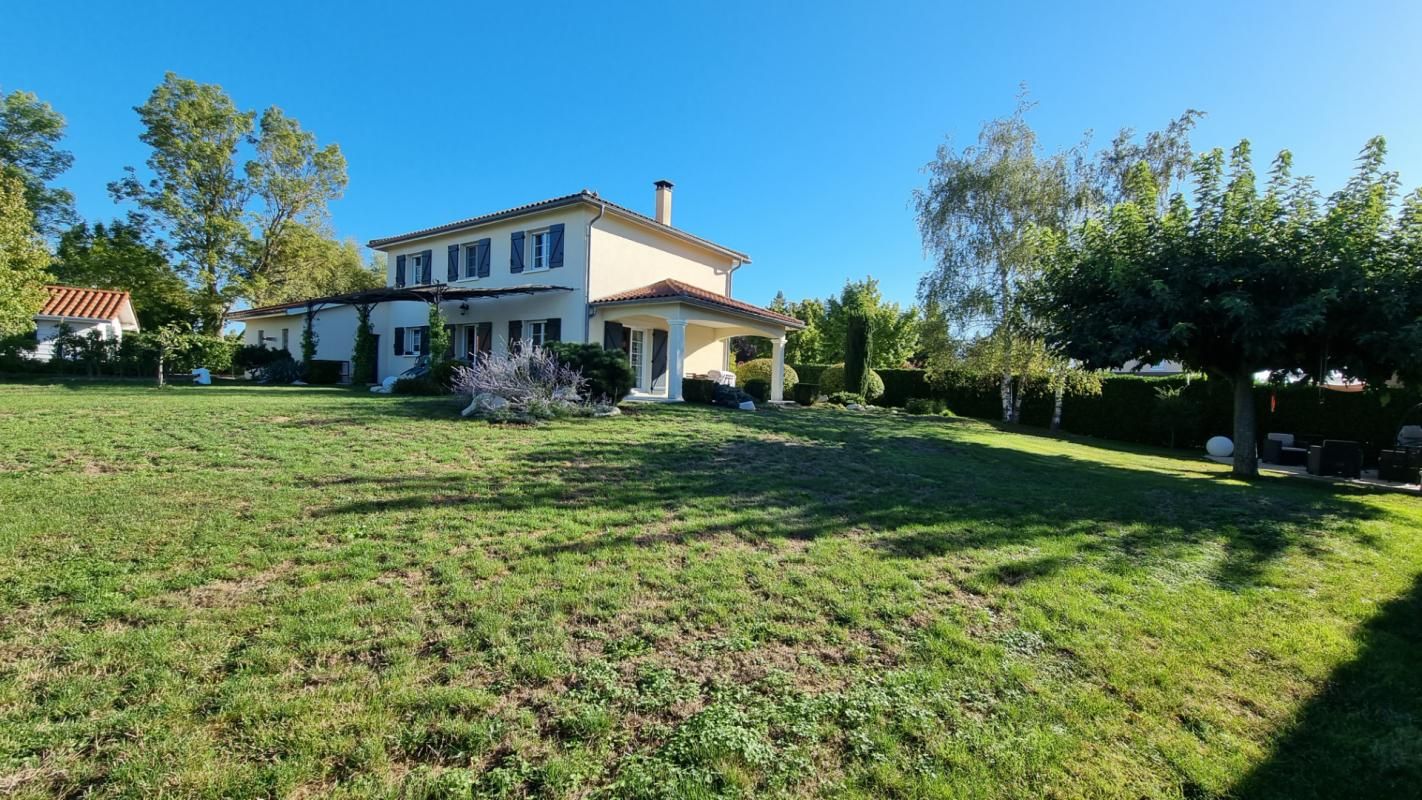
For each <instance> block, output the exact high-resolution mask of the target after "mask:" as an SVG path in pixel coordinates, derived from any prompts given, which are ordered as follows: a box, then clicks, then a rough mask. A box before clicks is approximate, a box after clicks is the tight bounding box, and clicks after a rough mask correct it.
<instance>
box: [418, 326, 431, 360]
mask: <svg viewBox="0 0 1422 800" xmlns="http://www.w3.org/2000/svg"><path fill="white" fill-rule="evenodd" d="M419 331H420V355H422V356H427V355H429V354H430V326H428V325H421V326H420V328H419Z"/></svg>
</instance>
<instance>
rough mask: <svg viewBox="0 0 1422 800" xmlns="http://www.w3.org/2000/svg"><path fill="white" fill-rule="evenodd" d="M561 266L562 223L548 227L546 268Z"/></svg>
mask: <svg viewBox="0 0 1422 800" xmlns="http://www.w3.org/2000/svg"><path fill="white" fill-rule="evenodd" d="M561 266H563V223H561V222H560V223H558V224H557V225H550V226H548V268H549V269H554V268H557V267H561Z"/></svg>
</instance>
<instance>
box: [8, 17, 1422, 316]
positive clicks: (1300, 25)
mask: <svg viewBox="0 0 1422 800" xmlns="http://www.w3.org/2000/svg"><path fill="white" fill-rule="evenodd" d="M961 5H962V7H955V6H954V5H951V4H948V3H890V2H875V3H867V2H866V3H861V4H840V3H833V2H815V3H777V2H748V3H742V2H725V1H721V2H710V3H694V4H693V3H666V2H660V3H649V4H633V3H622V2H603V3H586V2H582V3H577V4H568V5H566V6H560V5H553V6H535V5H532V4H528V5H524V4H513V5H508V4H503V5H498V6H493V5H485V4H475V3H459V4H449V6H448V7H444V6H439V5H423V4H420V3H415V2H404V3H398V4H395V3H384V4H363V3H358V2H351V3H336V2H332V3H320V4H317V3H309V4H302V3H294V2H292V3H284V2H274V3H267V2H255V1H249V2H243V3H240V4H206V3H160V4H154V3H141V2H133V3H120V2H114V3H104V4H100V3H59V2H54V0H46V2H30V1H29V0H9V2H7V3H6V4H5V11H4V14H3V16H4V24H5V27H6V28H8V29H9V30H10V31H11V32H12V33H15V32H20V34H21V35H9V36H6V46H5V47H4V48H3V49H0V88H3V89H4V90H6V91H9V90H12V89H27V90H30V91H34V92H36V93H37V94H39V95H40V96H41V97H42V98H44V99H45V100H47V101H49V102H51V103H52V104H53V105H54V106H55V107H56V108H57V109H59V110H60V111H61V112H62V113H63V114H64V115H65V116H66V117H67V118H68V120H69V138H68V143H67V144H68V147H69V148H70V149H71V150H73V152H74V154H75V166H74V169H73V170H72V171H71V172H70V173H68V174H67V175H66V176H65V177H64V179H63V181H62V183H63V184H64V185H67V186H69V187H70V188H72V189H73V190H74V191H75V192H76V194H77V195H78V205H79V211H80V212H81V213H82V214H83V215H84V216H85V217H86V218H89V219H91V220H99V219H106V218H109V217H111V216H114V215H115V214H116V213H118V212H119V209H118V208H117V207H116V206H114V204H113V203H112V202H111V201H110V200H109V198H108V196H107V194H106V192H105V189H104V187H105V184H106V183H107V182H108V181H110V180H113V179H115V178H117V177H119V175H120V173H121V169H122V167H123V166H124V165H126V164H133V165H138V166H141V165H142V162H143V161H144V159H145V158H146V155H147V153H146V151H145V148H144V146H143V145H142V144H141V143H140V142H139V141H138V138H137V136H138V133H139V127H138V121H137V117H136V115H135V114H134V113H133V111H132V107H133V106H135V105H138V104H140V103H142V102H143V101H144V99H145V98H146V97H147V95H148V93H149V92H150V91H151V90H152V88H153V86H154V85H155V84H156V83H157V82H158V81H160V80H161V79H162V75H163V73H164V71H166V70H172V71H175V72H177V73H179V74H181V75H183V76H185V77H190V78H194V79H196V80H199V81H203V82H211V83H217V84H221V85H222V86H223V87H225V88H226V89H227V91H228V92H229V93H230V94H231V95H232V96H233V98H234V99H235V100H236V101H237V103H238V104H239V105H241V106H242V107H245V108H253V109H260V108H263V107H265V106H268V105H278V106H280V107H282V108H283V109H285V110H286V111H287V112H288V113H289V114H291V115H292V116H294V117H296V118H297V119H299V120H300V121H301V123H302V124H303V125H304V126H305V127H307V128H308V129H310V130H313V131H315V132H316V134H317V136H318V137H319V138H320V139H321V140H322V141H323V142H328V141H334V142H337V143H339V144H340V146H341V148H342V149H343V150H344V152H345V154H346V157H347V159H348V160H349V162H350V187H349V189H348V191H347V192H346V195H345V197H344V199H342V200H339V201H337V202H336V203H334V204H333V206H332V212H333V222H334V225H335V228H336V231H337V232H338V233H339V235H341V236H342V237H351V238H355V239H357V240H359V241H361V242H362V243H363V242H365V241H366V240H368V239H371V238H374V237H378V236H382V235H389V234H393V233H398V232H401V231H404V230H408V229H412V228H418V227H424V226H428V225H434V224H438V223H441V222H446V221H450V220H454V219H459V218H462V217H466V216H470V215H473V214H477V213H483V212H487V211H492V210H497V209H500V208H505V207H508V206H512V205H517V204H521V203H525V202H529V201H532V200H537V199H542V198H545V197H551V196H555V195H559V194H565V193H568V192H572V191H576V190H578V189H580V188H583V187H588V188H591V189H594V190H596V191H599V192H601V193H602V194H603V195H604V196H605V197H607V198H609V199H611V200H614V201H616V202H619V203H622V204H625V205H629V206H631V207H633V208H637V209H639V210H643V211H646V212H648V213H650V211H651V205H652V187H651V184H652V181H653V180H656V179H658V178H667V179H670V180H672V181H675V182H676V185H677V189H676V197H675V222H676V224H677V225H678V226H679V227H682V228H685V229H687V230H689V231H692V232H694V233H697V234H699V235H703V236H706V237H708V238H710V239H713V240H716V241H718V242H721V243H724V244H726V245H727V246H730V247H733V248H737V249H740V250H743V251H746V252H748V253H750V254H751V256H752V257H753V259H754V263H753V264H751V265H750V266H748V267H747V268H745V269H744V270H742V271H740V272H738V273H737V278H736V294H737V296H738V297H740V298H742V299H745V300H748V301H751V302H757V303H765V302H768V301H769V300H770V298H771V297H772V296H773V295H774V293H775V291H776V290H777V289H783V290H785V292H786V293H787V295H789V296H790V297H792V298H799V297H804V296H824V295H827V294H829V293H832V292H834V291H837V289H838V288H839V287H840V286H842V285H843V283H844V281H845V279H846V278H858V277H862V276H864V275H873V276H875V277H877V278H879V280H880V282H881V285H882V286H883V288H884V291H885V294H886V295H888V297H889V298H890V299H894V300H899V301H903V302H909V301H911V300H912V299H913V296H914V291H915V287H916V285H917V281H918V277H919V275H920V274H922V273H923V272H924V270H926V269H927V268H928V266H929V265H928V264H927V262H925V260H924V258H923V254H922V249H921V246H920V242H919V237H918V232H917V229H916V226H915V224H914V220H913V215H912V211H911V210H910V208H909V200H910V194H911V192H912V190H913V189H914V188H915V187H917V186H919V185H921V184H922V183H923V179H924V176H923V174H922V172H921V168H922V166H923V164H924V163H926V162H927V161H928V160H929V159H930V158H932V156H933V153H934V150H935V148H936V147H937V146H938V145H939V144H940V143H941V142H942V141H944V138H945V136H951V138H952V140H953V141H954V142H956V143H960V144H963V143H968V142H969V141H971V139H972V138H973V137H974V136H975V135H976V133H977V129H978V127H979V125H980V124H981V123H982V122H983V121H985V120H987V119H990V118H992V117H996V116H999V115H1002V114H1005V113H1007V112H1009V111H1010V110H1011V109H1012V105H1013V98H1014V95H1015V93H1016V91H1017V87H1018V85H1019V84H1020V83H1023V82H1025V83H1027V84H1028V85H1029V86H1030V89H1031V92H1032V95H1033V97H1034V99H1035V100H1036V101H1037V102H1038V103H1039V105H1038V108H1037V109H1036V111H1034V112H1033V115H1032V122H1033V124H1034V126H1035V127H1037V129H1038V131H1039V133H1040V134H1041V136H1042V138H1043V140H1044V142H1045V144H1047V145H1048V146H1050V147H1054V148H1055V147H1059V146H1065V145H1069V144H1072V143H1075V142H1076V141H1078V140H1079V139H1080V138H1081V136H1082V134H1083V132H1085V131H1087V130H1094V131H1095V137H1094V141H1095V143H1096V144H1098V145H1102V144H1104V143H1105V141H1106V140H1108V139H1109V138H1110V137H1111V135H1113V134H1114V132H1115V131H1116V130H1117V129H1118V128H1120V127H1122V126H1131V127H1135V128H1138V129H1142V130H1148V129H1153V128H1157V127H1160V126H1163V125H1164V124H1165V123H1166V122H1167V121H1168V120H1169V119H1171V118H1172V117H1174V116H1176V115H1178V114H1179V113H1180V112H1181V111H1182V110H1184V109H1185V108H1187V107H1194V108H1198V109H1201V110H1204V111H1206V112H1208V114H1209V116H1208V117H1207V118H1206V119H1205V121H1204V122H1203V123H1202V124H1201V126H1200V127H1199V129H1198V130H1197V133H1196V136H1195V143H1196V146H1197V147H1199V148H1203V147H1212V146H1216V145H1219V146H1225V147H1228V146H1229V145H1231V144H1233V143H1234V142H1235V141H1236V140H1238V139H1239V138H1241V137H1248V138H1250V139H1251V140H1252V141H1253V142H1254V144H1255V147H1256V153H1258V154H1259V158H1260V160H1261V161H1265V160H1266V159H1267V158H1268V157H1269V156H1270V155H1271V154H1272V153H1273V152H1274V151H1275V150H1277V149H1278V148H1280V147H1288V148H1290V149H1292V150H1293V151H1294V153H1295V157H1296V161H1295V164H1296V166H1297V168H1298V170H1299V171H1301V172H1305V173H1309V174H1313V175H1316V176H1317V177H1318V179H1319V185H1320V187H1321V188H1323V189H1325V190H1332V189H1333V188H1335V187H1336V186H1338V185H1339V184H1340V183H1341V182H1342V181H1343V180H1344V179H1346V176H1347V172H1348V170H1349V168H1350V166H1351V161H1352V158H1353V157H1354V155H1355V154H1356V153H1357V151H1358V149H1359V147H1361V145H1362V144H1363V142H1364V141H1365V140H1366V139H1367V138H1368V137H1369V136H1372V135H1374V134H1377V133H1382V134H1384V135H1386V136H1387V137H1388V140H1389V143H1390V146H1391V157H1390V163H1391V166H1392V167H1393V168H1394V169H1397V170H1399V171H1400V172H1401V173H1402V179H1403V183H1404V185H1405V186H1407V187H1409V188H1411V187H1416V186H1418V185H1422V136H1419V134H1422V103H1419V99H1422V95H1419V89H1418V86H1417V80H1418V77H1419V76H1422V47H1419V46H1418V42H1419V41H1422V3H1416V2H1402V1H1400V0H1399V1H1398V2H1352V3H1339V2H1288V3H1286V2H1278V3H1272V2H1270V3H1265V2H1254V3H1217V2H1196V3H1189V4H1178V3H1176V4H1159V3H1143V2H1135V3H1129V4H1097V5H1093V6H1089V7H1088V6H1087V5H1086V4H1074V3H1040V4H1036V3H1025V2H1019V3H1011V4H1007V3H1003V4H987V3H980V4H972V6H981V7H969V4H961Z"/></svg>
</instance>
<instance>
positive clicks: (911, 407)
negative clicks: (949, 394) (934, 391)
mask: <svg viewBox="0 0 1422 800" xmlns="http://www.w3.org/2000/svg"><path fill="white" fill-rule="evenodd" d="M943 409H944V405H943V401H942V400H935V399H933V398H931V397H910V398H909V400H908V402H907V403H905V404H904V410H905V411H907V412H908V413H910V414H937V413H938V412H940V411H942V410H943Z"/></svg>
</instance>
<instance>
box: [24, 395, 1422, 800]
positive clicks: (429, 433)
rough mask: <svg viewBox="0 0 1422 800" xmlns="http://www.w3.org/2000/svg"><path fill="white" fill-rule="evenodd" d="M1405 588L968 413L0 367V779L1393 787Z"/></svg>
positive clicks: (1392, 519)
mask: <svg viewBox="0 0 1422 800" xmlns="http://www.w3.org/2000/svg"><path fill="white" fill-rule="evenodd" d="M1419 574H1422V501H1419V500H1418V499H1417V498H1413V497H1407V496H1400V495H1381V494H1379V495H1374V494H1366V493H1360V492H1356V491H1353V490H1347V489H1342V488H1336V487H1330V486H1316V485H1311V484H1310V485H1305V484H1302V483H1299V482H1288V481H1286V480H1284V479H1280V478H1274V479H1268V478H1266V479H1262V480H1260V481H1258V482H1256V483H1252V484H1245V483H1240V482H1237V481H1234V480H1232V479H1230V478H1229V477H1228V475H1227V472H1226V468H1225V467H1220V466H1216V465H1213V464H1209V463H1206V462H1204V461H1203V460H1198V459H1192V458H1182V457H1179V456H1177V455H1173V454H1170V453H1167V452H1165V451H1151V450H1143V449H1134V448H1127V447H1124V446H1121V445H1105V444H1099V443H1098V444H1091V443H1084V442H1077V441H1065V440H1058V439H1053V438H1048V437H1044V436H1037V435H1029V434H1024V433H1017V432H1011V431H1004V430H1000V429H998V428H997V427H994V426H991V425H988V424H985V423H981V422H975V421H969V420H941V419H918V418H910V417H889V416H887V415H862V414H859V415H856V414H852V413H849V412H840V411H821V410H790V411H780V412H773V411H764V412H758V413H755V414H746V413H740V412H731V411H724V410H720V409H714V408H710V407H694V406H677V407H672V406H660V407H645V408H638V409H635V410H633V411H632V412H631V413H629V414H627V415H624V416H621V417H616V418H609V419H600V420H592V421H578V422H566V423H555V424H550V425H547V426H542V427H537V428H525V427H490V426H487V425H485V424H482V423H476V422H470V421H466V420H461V419H459V418H458V417H457V411H456V410H455V407H454V406H453V405H452V404H451V403H450V402H448V401H446V400H440V399H407V398H399V397H376V396H370V395H366V394H363V393H359V392H347V391H345V390H338V389H316V388H309V389H294V388H293V389H288V388H260V387H211V388H197V387H177V388H174V389H170V390H167V391H162V392H160V391H157V390H154V389H152V388H147V387H141V386H136V385H134V386H121V385H86V384H80V383H75V384H67V385H56V386H43V385H3V386H0V796H13V797H21V798H31V797H34V798H38V797H56V796H59V797H80V796H83V797H103V798H107V797H134V798H138V797H145V798H147V797H159V796H162V797H179V798H186V797H317V796H321V797H326V796H339V797H368V796H385V797H405V798H421V797H470V796H475V797H517V798H522V797H609V798H610V797H617V798H640V797H647V798H652V797H686V798H705V797H821V796H833V797H855V798H870V797H934V798H937V797H944V798H947V797H973V798H1008V797H1014V798H1015V797H1057V798H1068V797H1073V798H1074V797H1131V798H1137V797H1184V798H1203V797H1241V798H1256V797H1280V798H1285V797H1287V798H1298V797H1320V798H1322V797H1343V796H1356V797H1402V796H1418V795H1422V588H1419V583H1418V576H1419Z"/></svg>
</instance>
